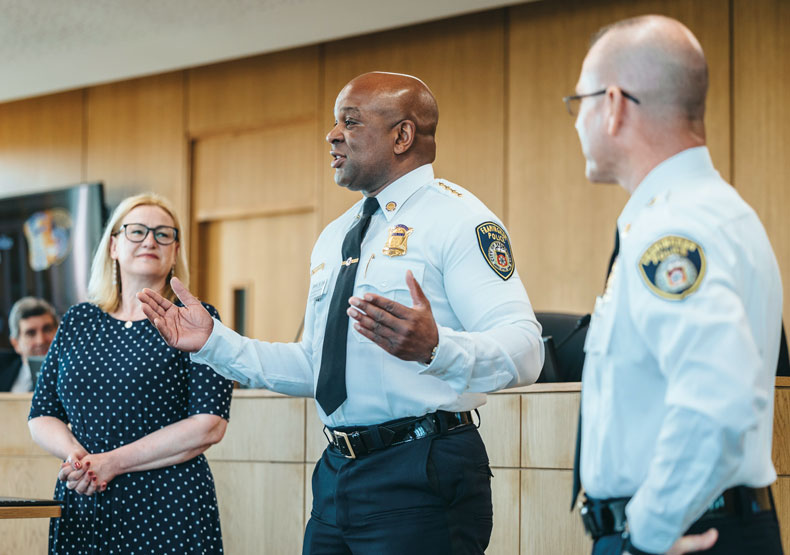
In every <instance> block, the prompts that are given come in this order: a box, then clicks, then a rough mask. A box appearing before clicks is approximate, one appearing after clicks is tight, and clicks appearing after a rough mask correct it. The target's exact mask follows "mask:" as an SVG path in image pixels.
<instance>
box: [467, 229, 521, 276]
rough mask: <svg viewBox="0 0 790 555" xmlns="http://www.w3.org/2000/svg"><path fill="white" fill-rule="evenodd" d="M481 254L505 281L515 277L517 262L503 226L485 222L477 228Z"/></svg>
mask: <svg viewBox="0 0 790 555" xmlns="http://www.w3.org/2000/svg"><path fill="white" fill-rule="evenodd" d="M475 231H476V232H477V242H478V244H479V245H480V252H482V253H483V257H485V259H486V262H488V265H489V266H491V269H492V270H494V272H495V273H496V274H497V275H498V276H499V277H501V278H502V279H504V280H507V279H508V278H509V277H510V276H512V275H513V270H515V268H516V266H515V262H514V261H513V251H512V250H511V249H510V239H509V238H508V236H507V233H505V230H504V229H502V226H500V225H498V224H495V223H494V222H484V223H482V224H480V225H479V226H477V227H476V228H475Z"/></svg>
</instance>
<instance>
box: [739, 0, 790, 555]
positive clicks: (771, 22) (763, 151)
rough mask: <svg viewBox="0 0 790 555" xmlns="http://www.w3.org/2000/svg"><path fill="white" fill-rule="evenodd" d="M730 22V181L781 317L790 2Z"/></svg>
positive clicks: (787, 238) (789, 233) (787, 273)
mask: <svg viewBox="0 0 790 555" xmlns="http://www.w3.org/2000/svg"><path fill="white" fill-rule="evenodd" d="M733 23H734V27H733V30H734V33H733V61H732V63H733V70H734V79H733V104H732V110H733V128H734V133H733V139H734V140H733V166H734V172H733V175H734V178H733V181H734V184H735V187H736V188H737V189H738V191H740V193H741V195H742V196H743V197H744V198H745V199H746V201H747V202H749V204H751V205H752V207H754V209H755V210H756V211H757V213H758V214H759V215H760V219H761V220H762V222H763V224H764V225H765V227H766V230H767V231H768V236H769V237H770V239H771V244H772V245H773V247H774V251H775V252H776V256H777V258H778V260H779V266H780V268H781V270H782V276H783V278H784V279H783V281H784V284H785V299H784V309H785V310H784V313H785V319H787V318H788V316H787V315H788V314H790V312H788V310H790V294H788V286H789V285H790V218H788V210H789V209H790V187H788V175H790V157H788V155H787V152H788V145H790V106H789V105H788V98H790V58H789V57H788V55H787V53H788V50H790V35H789V34H788V32H787V29H788V28H790V3H788V2H782V1H778V0H777V1H762V2H748V1H745V0H734V2H733ZM788 526H790V523H789V524H788ZM786 550H787V549H786Z"/></svg>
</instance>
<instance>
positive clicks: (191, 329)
mask: <svg viewBox="0 0 790 555" xmlns="http://www.w3.org/2000/svg"><path fill="white" fill-rule="evenodd" d="M170 286H171V287H172V288H173V292H174V293H175V294H176V296H177V297H178V299H179V300H180V301H181V302H182V303H183V304H184V306H176V305H175V304H173V303H171V302H170V301H168V300H167V299H165V298H164V297H163V296H162V295H160V294H159V293H157V292H156V291H152V290H151V289H143V290H142V291H140V292H139V293H137V299H138V300H139V301H140V302H141V303H142V305H143V307H142V308H143V313H144V314H145V315H146V317H147V318H148V319H149V320H150V321H151V323H152V324H153V325H154V326H155V327H156V329H157V330H158V331H159V334H160V335H161V336H162V339H164V340H165V343H167V344H168V345H170V346H171V347H175V348H176V349H180V350H182V351H188V352H190V353H194V352H196V351H199V350H200V349H201V347H203V345H205V344H206V341H207V340H208V338H209V336H210V335H211V330H212V329H213V328H214V322H213V320H212V318H211V315H210V314H209V313H208V311H207V310H206V309H205V308H203V305H202V304H200V301H198V300H197V299H196V298H195V297H194V296H193V295H192V293H190V292H189V291H188V290H187V288H186V287H184V284H183V283H181V281H180V280H179V279H178V278H176V277H174V278H173V279H172V280H170Z"/></svg>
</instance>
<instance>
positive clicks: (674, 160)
mask: <svg viewBox="0 0 790 555" xmlns="http://www.w3.org/2000/svg"><path fill="white" fill-rule="evenodd" d="M711 172H713V173H716V169H715V168H714V167H713V162H712V161H711V158H710V152H709V151H708V147H706V146H698V147H694V148H688V149H686V150H684V151H682V152H679V153H677V154H675V155H674V156H671V157H669V158H667V159H666V160H664V161H663V162H661V163H660V164H658V165H657V166H656V167H655V168H653V169H652V170H650V173H648V174H647V175H646V176H645V178H644V179H643V180H642V182H641V183H640V184H639V185H638V186H637V187H636V189H635V190H634V192H633V193H632V194H631V198H629V199H628V202H627V203H626V204H625V207H624V208H623V211H622V212H621V213H620V217H619V218H617V228H618V229H619V230H620V237H621V238H622V237H623V236H624V234H625V233H627V228H628V226H629V224H631V223H632V222H633V221H634V220H635V219H636V217H637V215H638V214H639V212H640V211H641V210H642V209H643V208H644V207H645V206H648V205H649V204H651V203H652V201H653V200H654V199H655V198H656V197H657V196H658V195H660V194H661V193H664V192H666V191H668V190H669V189H671V188H672V187H674V186H675V185H676V184H677V181H678V177H680V176H682V178H683V179H684V180H685V178H686V177H689V176H694V175H699V174H707V173H711Z"/></svg>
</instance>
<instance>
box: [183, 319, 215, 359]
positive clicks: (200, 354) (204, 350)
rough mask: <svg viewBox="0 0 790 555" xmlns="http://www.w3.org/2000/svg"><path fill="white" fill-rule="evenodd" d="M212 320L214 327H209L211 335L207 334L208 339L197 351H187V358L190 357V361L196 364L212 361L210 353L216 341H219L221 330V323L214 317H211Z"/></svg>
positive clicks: (213, 350) (212, 352)
mask: <svg viewBox="0 0 790 555" xmlns="http://www.w3.org/2000/svg"><path fill="white" fill-rule="evenodd" d="M212 320H213V323H214V327H213V328H212V329H211V335H209V336H208V339H207V340H206V342H205V343H204V344H203V346H202V347H201V348H200V350H199V351H197V352H194V353H189V358H190V359H192V362H196V363H198V364H210V363H211V362H212V360H211V358H212V354H214V352H215V351H216V346H217V343H219V342H220V339H219V335H220V333H221V330H220V329H219V327H220V326H222V323H221V322H220V321H219V320H217V319H216V318H212Z"/></svg>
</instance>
